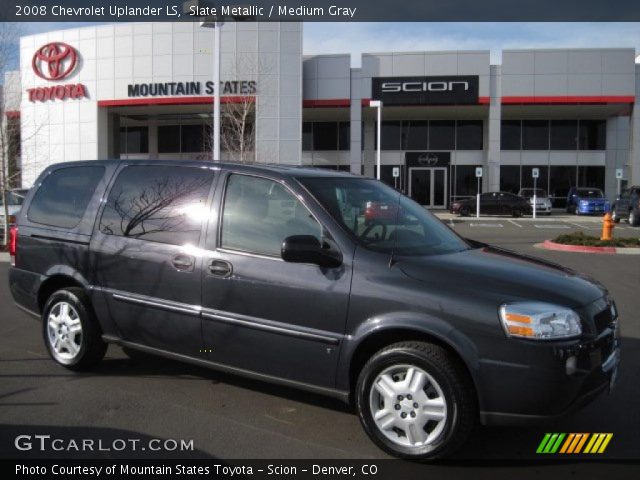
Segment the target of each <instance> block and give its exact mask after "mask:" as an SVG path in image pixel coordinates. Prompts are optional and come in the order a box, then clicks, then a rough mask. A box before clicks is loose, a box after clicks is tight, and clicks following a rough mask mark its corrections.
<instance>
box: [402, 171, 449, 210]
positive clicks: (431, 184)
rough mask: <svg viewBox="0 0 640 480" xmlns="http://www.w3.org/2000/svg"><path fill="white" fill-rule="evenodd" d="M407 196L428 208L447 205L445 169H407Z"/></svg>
mask: <svg viewBox="0 0 640 480" xmlns="http://www.w3.org/2000/svg"><path fill="white" fill-rule="evenodd" d="M409 196H410V197H411V198H412V199H413V200H415V201H416V202H418V203H419V204H420V205H424V206H425V207H429V208H446V206H447V169H446V168H442V167H412V168H410V169H409Z"/></svg>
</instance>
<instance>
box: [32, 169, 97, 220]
mask: <svg viewBox="0 0 640 480" xmlns="http://www.w3.org/2000/svg"><path fill="white" fill-rule="evenodd" d="M103 176H104V167H100V166H95V167H91V166H89V167H68V168H61V169H59V170H55V171H53V172H52V173H50V174H49V175H48V176H47V177H46V178H45V179H44V181H43V182H42V185H40V188H38V191H37V192H36V194H35V196H34V197H33V200H32V201H31V205H30V206H29V210H28V211H27V217H28V218H29V220H30V221H31V222H34V223H40V224H42V225H48V226H52V227H60V228H74V227H76V226H77V225H78V224H79V223H80V220H82V217H83V216H84V212H85V211H86V210H87V206H88V205H89V202H90V201H91V197H93V194H94V192H95V190H96V187H97V186H98V182H100V180H102V177H103Z"/></svg>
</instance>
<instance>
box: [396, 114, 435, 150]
mask: <svg viewBox="0 0 640 480" xmlns="http://www.w3.org/2000/svg"><path fill="white" fill-rule="evenodd" d="M428 133H429V122H428V121H427V120H407V121H404V122H402V149H403V150H427V149H428V148H429V143H428V141H427V140H428Z"/></svg>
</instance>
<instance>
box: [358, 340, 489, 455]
mask: <svg viewBox="0 0 640 480" xmlns="http://www.w3.org/2000/svg"><path fill="white" fill-rule="evenodd" d="M356 408H357V411H358V415H359V417H360V421H361V423H362V425H363V427H364V429H365V431H366V432H367V434H368V435H369V437H370V438H371V439H372V440H373V441H374V442H375V443H376V444H377V445H378V446H379V447H380V448H382V449H383V450H385V451H386V452H388V453H390V454H392V455H395V456H397V457H401V458H407V459H413V460H434V459H437V458H442V457H445V456H447V455H449V454H451V453H452V452H454V451H455V450H456V449H457V448H459V447H460V446H461V445H462V444H463V443H464V442H465V441H466V440H467V438H468V436H469V434H470V433H471V431H472V429H473V426H474V424H475V419H476V413H477V407H476V396H475V390H474V388H473V386H472V384H471V381H470V379H469V377H468V374H467V373H466V371H465V370H464V369H463V367H462V366H461V365H460V364H459V362H458V361H457V360H456V359H455V358H453V356H452V355H451V354H450V353H448V352H447V351H446V350H445V349H443V348H442V347H440V346H438V345H433V344H430V343H424V342H402V343H396V344H393V345H390V346H389V347H387V348H385V349H383V350H381V351H379V352H378V353H376V354H375V355H374V356H373V357H371V359H370V360H369V361H368V362H367V363H366V364H365V366H364V367H363V369H362V371H361V372H360V375H359V378H358V383H357V386H356Z"/></svg>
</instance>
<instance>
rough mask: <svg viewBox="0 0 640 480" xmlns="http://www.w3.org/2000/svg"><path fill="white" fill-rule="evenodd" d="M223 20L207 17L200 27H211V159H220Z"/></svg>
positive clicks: (216, 160)
mask: <svg viewBox="0 0 640 480" xmlns="http://www.w3.org/2000/svg"><path fill="white" fill-rule="evenodd" d="M222 25H224V22H219V21H218V20H217V17H207V19H206V20H203V21H201V22H200V26H201V27H206V28H213V85H214V87H213V132H212V141H213V143H212V145H213V161H214V162H219V161H220V29H221V28H222Z"/></svg>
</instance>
